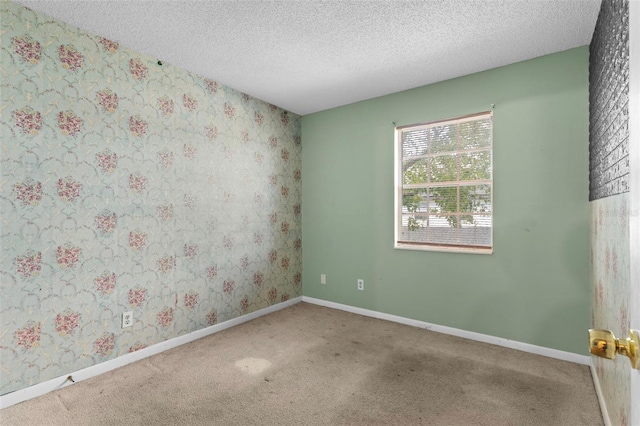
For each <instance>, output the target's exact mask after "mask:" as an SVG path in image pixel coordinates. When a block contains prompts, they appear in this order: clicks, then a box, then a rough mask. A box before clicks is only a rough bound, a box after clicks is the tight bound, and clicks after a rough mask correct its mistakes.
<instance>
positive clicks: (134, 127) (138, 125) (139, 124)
mask: <svg viewBox="0 0 640 426" xmlns="http://www.w3.org/2000/svg"><path fill="white" fill-rule="evenodd" d="M148 126H149V125H148V123H147V122H146V121H145V120H144V119H143V118H142V117H141V116H140V115H137V114H136V115H132V116H131V117H129V131H130V132H131V134H132V135H133V136H137V137H140V136H143V135H144V134H145V133H147V127H148Z"/></svg>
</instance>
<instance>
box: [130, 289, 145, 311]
mask: <svg viewBox="0 0 640 426" xmlns="http://www.w3.org/2000/svg"><path fill="white" fill-rule="evenodd" d="M146 299H147V289H146V288H140V287H135V288H132V289H131V290H129V305H131V307H132V308H136V307H138V306H140V305H141V304H142V303H143V302H144V301H145V300H146Z"/></svg>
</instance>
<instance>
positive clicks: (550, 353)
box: [302, 296, 591, 365]
mask: <svg viewBox="0 0 640 426" xmlns="http://www.w3.org/2000/svg"><path fill="white" fill-rule="evenodd" d="M302 301H303V302H307V303H312V304H314V305H320V306H325V307H327V308H333V309H339V310H341V311H347V312H351V313H354V314H359V315H364V316H367V317H373V318H378V319H383V320H387V321H392V322H397V323H400V324H405V325H410V326H413V327H418V328H424V329H426V330H430V331H435V332H436V333H443V334H450V335H452V336H458V337H463V338H465V339H469V340H475V341H478V342H484V343H490V344H492V345H498V346H504V347H505V348H511V349H517V350H519V351H523V352H529V353H532V354H537V355H543V356H546V357H549V358H556V359H561V360H563V361H570V362H575V363H576V364H582V365H591V359H590V358H589V357H588V356H586V355H579V354H574V353H573V352H565V351H560V350H557V349H551V348H545V347H544V346H536V345H532V344H529V343H523V342H518V341H515V340H509V339H504V338H502V337H496V336H489V335H488V334H482V333H476V332H473V331H467V330H461V329H459V328H453V327H446V326H443V325H437V324H431V323H428V322H424V321H418V320H414V319H411V318H405V317H400V316H397V315H391V314H385V313H382V312H378V311H372V310H369V309H363V308H357V307H355V306H349V305H343V304H341V303H335V302H329V301H327V300H322V299H316V298H314V297H307V296H302Z"/></svg>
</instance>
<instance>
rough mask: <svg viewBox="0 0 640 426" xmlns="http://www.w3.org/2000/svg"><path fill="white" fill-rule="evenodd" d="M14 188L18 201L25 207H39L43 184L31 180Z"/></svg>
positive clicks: (17, 184)
mask: <svg viewBox="0 0 640 426" xmlns="http://www.w3.org/2000/svg"><path fill="white" fill-rule="evenodd" d="M13 188H14V189H15V192H16V200H18V201H21V202H22V205H23V206H37V205H38V204H40V200H42V183H41V182H36V181H34V180H33V179H31V178H27V179H25V180H24V181H23V182H19V183H16V184H15V185H14V186H13Z"/></svg>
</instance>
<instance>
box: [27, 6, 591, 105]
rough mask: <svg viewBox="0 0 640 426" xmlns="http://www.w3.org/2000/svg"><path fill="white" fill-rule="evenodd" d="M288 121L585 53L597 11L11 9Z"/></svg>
mask: <svg viewBox="0 0 640 426" xmlns="http://www.w3.org/2000/svg"><path fill="white" fill-rule="evenodd" d="M16 2H17V3H19V4H22V5H24V6H27V7H30V8H32V9H34V10H36V11H39V12H42V13H44V14H45V15H49V16H52V17H54V18H57V19H59V20H61V21H64V22H67V23H69V24H72V25H74V26H77V27H80V28H82V29H84V30H87V31H89V32H91V33H95V34H98V35H100V36H103V37H107V38H109V39H112V40H115V41H118V42H120V43H121V44H123V45H125V46H127V47H130V48H132V49H134V50H137V51H139V52H142V53H146V54H149V55H151V56H154V57H157V58H158V59H162V60H163V61H166V62H169V63H172V64H174V65H177V66H179V67H182V68H186V69H188V70H190V71H194V72H196V73H198V74H201V75H203V76H205V77H208V78H212V79H214V80H217V81H219V82H221V83H223V84H226V85H227V86H230V87H233V88H234V89H237V90H239V91H241V92H244V93H247V94H249V95H251V96H254V97H256V98H259V99H262V100H264V101H267V102H270V103H272V104H275V105H278V106H280V107H282V108H285V109H288V110H289V111H292V112H295V113H298V114H302V115H304V114H309V113H312V112H316V111H320V110H324V109H328V108H332V107H335V106H339V105H345V104H349V103H352V102H356V101H360V100H364V99H370V98H373V97H377V96H381V95H385V94H389V93H394V92H398V91H402V90H406V89H410V88H414V87H418V86H423V85H426V84H430V83H434V82H437V81H442V80H447V79H450V78H454V77H459V76H462V75H466V74H470V73H474V72H478V71H483V70H486V69H490V68H495V67H498V66H501V65H506V64H510V63H514V62H518V61H522V60H525V59H530V58H534V57H537V56H541V55H545V54H549V53H553V52H558V51H562V50H566V49H570V48H572V47H577V46H582V45H585V44H589V41H590V40H591V35H592V33H593V29H594V27H595V22H596V18H597V16H598V11H599V9H600V0H577V1H569V0H566V1H563V0H557V1H553V0H551V1H543V0H535V1H531V0H510V1H498V0H481V1H477V0H458V1H452V0H431V1H429V0H425V1H400V0H396V1H394V0H386V1H385V0H382V1H366V0H362V1H356V0H345V1H335V0H334V1H304V0H302V1H293V0H288V1H284V0H283V1H251V0H244V1H235V0H217V1H216V0H207V1H203V0H182V1H166V0H163V1H160V0H102V1H95V0H93V1H89V0H18V1H16Z"/></svg>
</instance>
